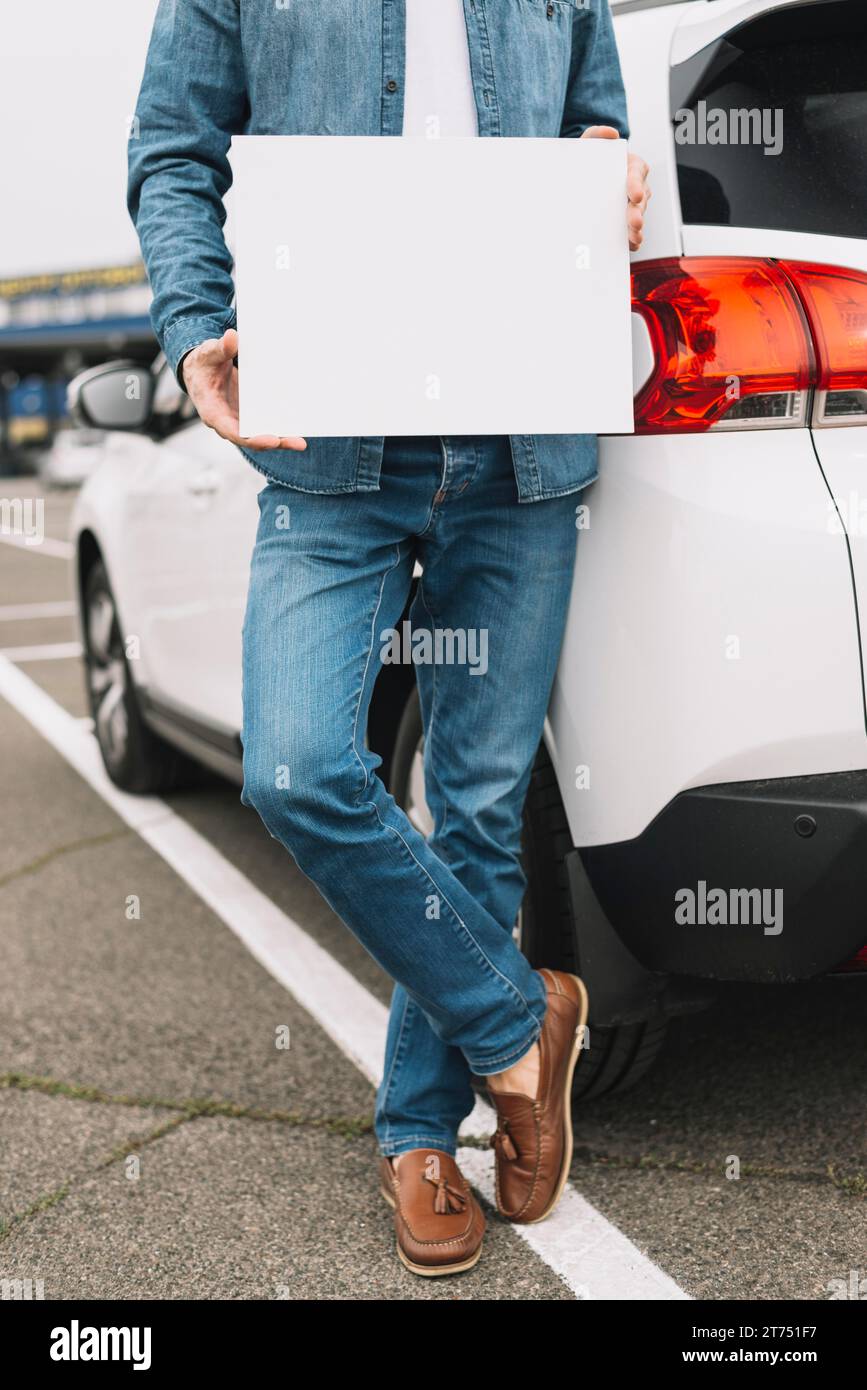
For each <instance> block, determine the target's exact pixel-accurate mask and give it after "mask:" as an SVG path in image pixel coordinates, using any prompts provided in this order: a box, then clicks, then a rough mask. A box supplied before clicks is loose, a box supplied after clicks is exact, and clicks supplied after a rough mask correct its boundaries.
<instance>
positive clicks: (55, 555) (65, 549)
mask: <svg viewBox="0 0 867 1390" xmlns="http://www.w3.org/2000/svg"><path fill="white" fill-rule="evenodd" d="M0 541H2V543H3V544H4V545H17V546H18V547H19V548H20V549H21V550H26V551H27V553H28V555H47V556H48V557H49V558H50V559H52V560H71V559H72V557H73V555H74V554H75V546H74V545H73V544H72V543H71V541H56V540H53V539H52V537H51V536H44V537H43V539H42V540H41V541H40V540H34V539H33V538H32V537H28V536H16V535H14V534H13V535H10V534H9V533H8V532H5V531H3V532H0Z"/></svg>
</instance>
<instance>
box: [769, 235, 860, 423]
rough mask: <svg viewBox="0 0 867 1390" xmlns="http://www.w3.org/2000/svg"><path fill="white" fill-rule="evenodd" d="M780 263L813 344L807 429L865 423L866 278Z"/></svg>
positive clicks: (821, 267)
mask: <svg viewBox="0 0 867 1390" xmlns="http://www.w3.org/2000/svg"><path fill="white" fill-rule="evenodd" d="M783 264H784V265H785V269H786V272H787V274H788V275H789V276H790V277H791V279H792V282H793V283H794V285H795V288H796V289H797V291H798V294H799V295H800V296H801V300H802V302H803V305H804V308H805V310H806V312H807V318H808V319H809V323H810V330H811V332H812V335H813V340H814V342H815V344H816V353H817V358H818V375H817V379H816V405H815V409H814V411H813V424H814V425H863V424H867V275H865V274H863V273H862V272H859V271H857V270H841V269H838V268H837V267H836V266H829V265H812V264H808V263H806V262H803V261H785V262H783Z"/></svg>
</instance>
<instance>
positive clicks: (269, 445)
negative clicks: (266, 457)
mask: <svg viewBox="0 0 867 1390" xmlns="http://www.w3.org/2000/svg"><path fill="white" fill-rule="evenodd" d="M201 419H202V421H203V422H204V424H206V425H207V426H208V428H209V429H212V430H213V431H214V433H215V434H218V435H219V436H220V438H221V439H226V440H228V442H229V443H230V444H242V445H243V446H244V448H245V449H261V450H263V451H265V450H268V449H292V450H294V451H296V452H298V453H303V451H304V450H305V449H306V448H307V440H306V439H302V438H301V437H300V436H299V435H278V434H254V435H249V436H248V435H243V434H241V433H240V423H239V420H238V417H237V415H233V414H232V413H231V411H228V410H222V411H208V412H207V413H206V414H204V415H202V416H201Z"/></svg>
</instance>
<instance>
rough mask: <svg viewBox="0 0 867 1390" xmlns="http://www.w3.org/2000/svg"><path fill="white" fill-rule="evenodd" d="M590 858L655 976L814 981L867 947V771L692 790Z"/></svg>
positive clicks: (611, 905) (610, 907)
mask: <svg viewBox="0 0 867 1390" xmlns="http://www.w3.org/2000/svg"><path fill="white" fill-rule="evenodd" d="M580 857H581V860H582V863H583V868H584V870H585V872H586V875H587V878H588V879H589V882H590V885H591V886H592V889H593V892H594V894H595V896H596V898H597V899H598V902H599V904H600V906H601V908H602V911H603V913H604V914H605V917H606V918H607V919H608V921H609V923H610V924H611V926H612V927H613V928H614V931H615V932H616V934H617V936H618V937H619V938H620V941H621V942H622V943H623V944H624V945H625V946H626V947H627V948H628V950H629V952H630V953H631V954H632V956H634V958H635V960H636V961H637V962H638V963H639V964H640V965H641V966H642V967H643V968H644V969H645V970H647V971H653V972H663V973H665V974H673V975H690V976H696V977H699V978H703V979H714V980H752V981H760V982H769V983H773V982H790V981H795V980H807V979H811V978H814V977H815V976H818V975H824V974H827V973H828V972H830V971H833V970H835V969H838V968H839V967H840V966H841V965H842V964H843V963H844V962H846V961H848V960H850V959H851V958H852V957H853V956H854V955H855V954H856V953H857V952H858V951H859V950H860V949H861V948H862V947H863V946H864V944H865V942H867V770H865V771H859V772H840V773H830V774H827V775H821V776H811V777H787V778H777V779H775V780H773V781H762V782H736V783H727V784H724V785H720V786H711V787H700V788H697V789H694V790H691V791H686V792H682V793H681V794H680V795H679V796H677V797H675V798H674V800H673V801H671V802H670V803H669V804H668V805H667V806H666V807H665V809H664V810H663V811H662V812H661V813H660V814H659V815H658V816H657V817H656V818H655V820H654V821H653V822H652V823H651V824H650V825H649V826H648V827H647V829H646V830H645V831H644V832H643V833H642V834H641V835H639V836H638V837H637V838H635V839H633V840H627V841H623V842H621V843H619V844H613V845H600V846H594V847H592V848H587V849H582V850H581V851H580ZM702 885H703V886H702ZM714 890H721V891H716V892H714ZM750 890H753V891H752V892H751V891H750ZM755 890H759V891H758V893H757V892H756V891H755Z"/></svg>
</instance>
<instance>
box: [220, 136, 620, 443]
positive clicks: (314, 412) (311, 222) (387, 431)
mask: <svg viewBox="0 0 867 1390" xmlns="http://www.w3.org/2000/svg"><path fill="white" fill-rule="evenodd" d="M232 165H233V169H234V174H235V199H234V216H235V243H236V245H235V259H236V267H235V268H236V286H237V311H238V332H239V343H240V347H239V365H240V372H239V381H240V406H241V433H242V434H243V435H245V436H252V435H259V434H279V435H310V436H317V435H374V436H379V435H461V434H464V435H467V434H581V433H585V432H586V433H594V434H596V433H600V434H601V433H630V432H631V431H632V428H633V413H632V355H631V339H630V328H631V321H630V300H629V256H628V242H627V231H626V191H625V190H626V145H625V142H624V141H622V140H616V141H615V140H592V139H591V140H574V139H562V140H557V139H538V140H537V139H461V138H454V139H438V140H437V139H431V140H427V139H424V138H414V137H408V138H390V139H389V138H382V137H368V136H358V137H343V136H282V135H265V136H263V135H253V136H241V137H239V138H236V139H235V140H234V141H233V144H232Z"/></svg>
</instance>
